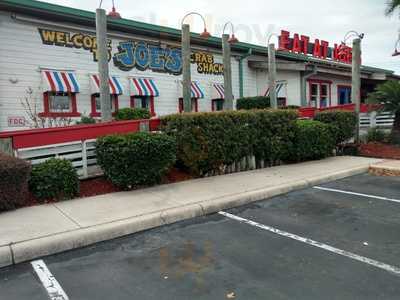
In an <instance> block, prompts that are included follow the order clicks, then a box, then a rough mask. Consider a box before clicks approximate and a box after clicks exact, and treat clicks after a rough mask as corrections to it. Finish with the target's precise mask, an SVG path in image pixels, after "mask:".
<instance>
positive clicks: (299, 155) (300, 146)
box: [286, 120, 335, 162]
mask: <svg viewBox="0 0 400 300" xmlns="http://www.w3.org/2000/svg"><path fill="white" fill-rule="evenodd" d="M334 149H335V138H334V137H333V136H332V127H331V125H329V124H324V123H322V122H319V121H312V120H297V121H296V126H295V133H294V139H293V144H292V148H291V149H290V151H289V156H288V157H287V159H286V160H288V161H293V162H300V161H307V160H316V159H322V158H326V157H328V156H332V153H333V150H334Z"/></svg>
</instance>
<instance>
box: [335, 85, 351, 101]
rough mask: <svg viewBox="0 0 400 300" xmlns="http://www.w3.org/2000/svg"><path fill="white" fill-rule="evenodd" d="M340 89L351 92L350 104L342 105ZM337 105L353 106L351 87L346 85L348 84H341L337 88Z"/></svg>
mask: <svg viewBox="0 0 400 300" xmlns="http://www.w3.org/2000/svg"><path fill="white" fill-rule="evenodd" d="M340 89H349V90H350V94H349V102H348V103H345V104H340ZM337 103H338V105H339V106H340V105H349V104H352V102H351V85H346V84H340V85H338V86H337Z"/></svg>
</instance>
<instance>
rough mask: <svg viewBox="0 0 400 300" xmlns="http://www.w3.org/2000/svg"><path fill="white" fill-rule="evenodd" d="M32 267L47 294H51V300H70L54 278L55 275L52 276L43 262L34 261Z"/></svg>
mask: <svg viewBox="0 0 400 300" xmlns="http://www.w3.org/2000/svg"><path fill="white" fill-rule="evenodd" d="M31 265H32V267H33V270H35V272H36V274H37V275H38V277H39V279H40V281H41V282H42V284H43V286H44V288H45V289H46V291H47V293H48V294H49V297H50V299H51V300H68V299H69V298H68V296H67V294H66V293H65V292H64V290H63V289H62V287H61V285H60V284H59V283H58V281H57V279H56V278H55V277H54V276H53V274H51V272H50V271H49V269H48V268H47V266H46V264H45V263H44V261H43V260H36V261H32V262H31Z"/></svg>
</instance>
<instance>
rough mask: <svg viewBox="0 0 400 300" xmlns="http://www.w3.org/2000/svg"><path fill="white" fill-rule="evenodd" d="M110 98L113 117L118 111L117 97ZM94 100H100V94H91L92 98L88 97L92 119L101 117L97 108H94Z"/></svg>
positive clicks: (114, 95)
mask: <svg viewBox="0 0 400 300" xmlns="http://www.w3.org/2000/svg"><path fill="white" fill-rule="evenodd" d="M110 97H113V98H112V101H113V107H114V110H113V111H112V115H113V116H115V114H116V113H117V111H118V109H119V99H118V95H116V94H110ZM96 98H100V94H98V93H96V94H92V96H91V97H90V107H91V113H90V116H91V117H93V118H95V117H101V111H98V110H97V107H96Z"/></svg>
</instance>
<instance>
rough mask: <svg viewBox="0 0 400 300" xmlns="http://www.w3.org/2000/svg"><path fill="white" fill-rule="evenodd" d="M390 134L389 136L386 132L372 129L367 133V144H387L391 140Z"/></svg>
mask: <svg viewBox="0 0 400 300" xmlns="http://www.w3.org/2000/svg"><path fill="white" fill-rule="evenodd" d="M389 136H390V134H387V133H386V132H385V131H384V130H381V129H378V128H376V127H372V128H370V129H368V132H367V142H368V143H371V142H379V143H383V142H387V141H388V140H389Z"/></svg>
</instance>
